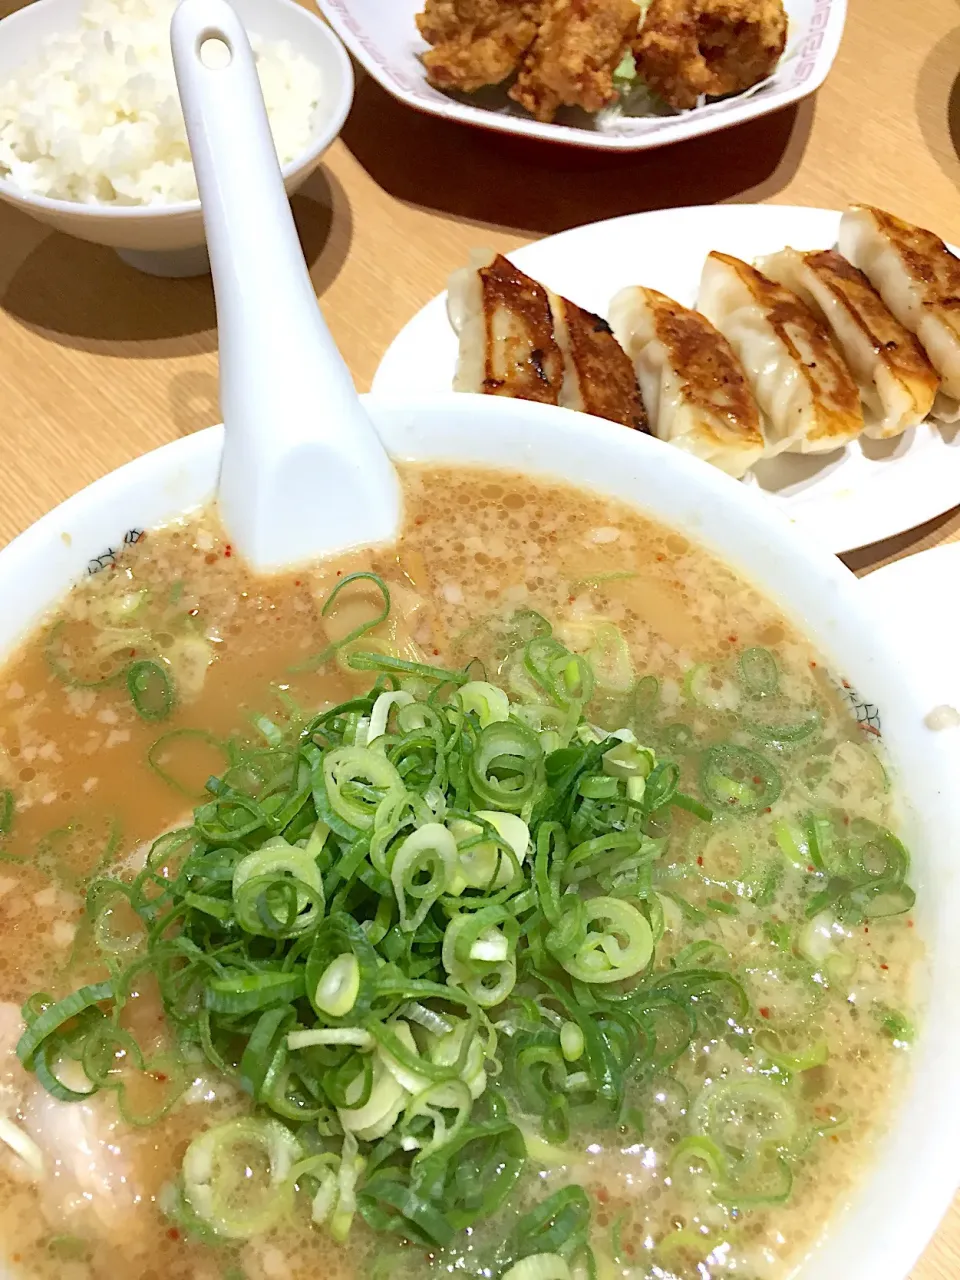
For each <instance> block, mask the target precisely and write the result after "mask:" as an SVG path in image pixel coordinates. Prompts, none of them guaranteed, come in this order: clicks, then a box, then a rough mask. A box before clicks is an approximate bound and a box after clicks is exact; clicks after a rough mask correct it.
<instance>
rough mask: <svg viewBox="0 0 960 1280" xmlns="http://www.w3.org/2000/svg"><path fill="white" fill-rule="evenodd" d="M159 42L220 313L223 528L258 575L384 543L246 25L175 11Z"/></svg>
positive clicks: (388, 491)
mask: <svg viewBox="0 0 960 1280" xmlns="http://www.w3.org/2000/svg"><path fill="white" fill-rule="evenodd" d="M170 39H171V45H172V48H173V61H174V66H175V69H176V74H177V84H178V86H179V89H180V99H181V102H182V103H183V114H184V118H185V120H186V125H187V135H188V137H189V139H190V149H191V152H192V153H193V164H194V168H195V169H196V173H197V185H198V187H199V189H200V200H201V203H202V206H203V221H204V226H205V229H206V237H207V249H208V251H209V254H210V267H211V271H212V274H213V286H214V292H215V294H216V301H217V325H218V329H219V341H220V407H221V411H222V413H223V419H224V424H225V432H224V446H223V464H222V468H221V472H220V484H219V500H220V507H221V512H222V516H223V520H224V524H225V525H226V528H227V530H228V531H229V534H230V537H231V539H233V541H234V542H235V544H236V546H237V549H238V550H239V551H240V553H241V554H242V555H243V556H244V557H245V558H246V559H247V560H248V561H249V562H250V563H251V564H253V566H254V567H255V568H257V569H260V570H275V569H281V568H283V567H285V566H294V565H296V564H299V563H303V562H304V561H306V560H311V559H315V558H317V557H319V556H322V555H329V554H330V553H332V552H336V551H342V550H345V549H347V548H350V547H356V546H361V545H365V544H370V543H380V542H386V541H389V540H392V539H393V538H394V537H395V536H396V534H397V532H398V529H399V523H400V486H399V482H398V479H397V474H396V472H395V471H394V468H393V464H392V463H391V461H390V459H389V457H388V456H387V454H386V452H385V450H384V448H383V445H382V444H381V443H380V440H379V437H378V436H377V434H376V431H375V430H374V427H373V424H372V423H371V421H370V419H369V418H368V416H367V414H366V412H365V411H364V409H363V406H362V405H361V403H360V400H359V397H358V396H357V393H356V390H355V389H354V386H353V382H352V381H351V378H350V374H349V373H348V371H347V368H346V365H345V364H344V363H343V360H342V359H341V357H340V353H339V352H338V351H337V348H336V346H335V345H334V342H333V339H332V337H331V336H330V331H329V330H328V329H327V326H326V323H325V322H324V319H323V316H322V315H321V314H320V308H319V306H318V305H317V299H316V297H315V295H314V292H313V286H312V284H311V283H310V276H309V274H308V273H307V268H306V264H305V262H304V260H303V254H302V252H301V249H300V242H299V241H298V239H297V234H296V230H295V228H294V223H293V216H292V214H291V212H290V205H289V203H288V200H287V196H286V193H285V192H284V189H283V182H282V180H281V177H280V167H279V164H278V162H277V157H276V152H275V150H274V145H273V139H272V137H271V134H270V126H269V124H268V122H267V113H266V108H265V107H264V105H263V96H262V94H261V91H260V82H259V80H258V78H257V71H256V67H255V64H254V58H253V53H252V51H251V49H250V42H249V41H248V39H247V36H246V32H245V31H244V29H243V25H242V24H241V22H240V19H239V18H238V17H237V15H236V13H235V12H234V11H233V9H232V8H231V7H230V5H229V4H227V2H226V0H182V3H181V4H180V6H179V8H178V9H177V10H176V12H175V13H174V15H173V22H172V24H171V30H170ZM210 42H213V43H212V44H211V43H210Z"/></svg>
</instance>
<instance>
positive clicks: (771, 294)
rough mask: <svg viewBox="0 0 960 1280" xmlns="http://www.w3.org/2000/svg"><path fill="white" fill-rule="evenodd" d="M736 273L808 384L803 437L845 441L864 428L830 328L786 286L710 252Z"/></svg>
mask: <svg viewBox="0 0 960 1280" xmlns="http://www.w3.org/2000/svg"><path fill="white" fill-rule="evenodd" d="M709 256H710V257H711V258H713V259H715V260H716V261H719V262H722V263H723V264H724V265H725V266H727V267H729V268H731V269H732V270H733V271H735V272H736V273H737V275H738V276H739V277H740V279H741V281H742V282H743V284H744V285H745V287H746V288H747V290H748V291H749V293H750V294H751V296H752V297H753V299H754V300H755V301H756V303H757V304H758V305H759V306H761V307H762V308H763V311H764V313H765V315H766V319H767V321H768V323H769V324H770V327H771V328H772V330H773V331H774V333H775V334H776V336H777V338H778V339H779V340H780V342H781V343H782V344H783V346H784V348H785V350H786V351H787V353H788V355H789V356H790V358H791V360H792V361H793V362H794V365H795V368H796V369H797V372H798V373H799V375H800V377H801V378H803V379H804V380H805V381H806V383H807V386H808V387H809V390H810V395H811V398H812V402H813V404H814V406H815V408H816V415H815V423H814V425H813V427H812V428H811V429H810V430H809V431H808V432H807V434H806V438H807V440H808V441H817V442H822V444H823V446H824V447H826V442H827V441H829V440H831V439H836V440H837V441H839V442H845V441H847V440H849V439H850V437H851V435H855V434H857V433H858V432H859V431H862V430H863V412H862V410H861V408H860V393H859V391H858V390H857V387H856V384H855V383H854V381H853V378H852V377H851V376H850V371H849V370H848V369H847V366H846V364H845V363H844V361H843V357H842V356H841V355H840V353H839V351H838V350H837V348H836V347H835V346H834V345H833V342H832V341H831V338H830V334H829V332H828V331H827V329H826V328H825V326H824V325H823V324H821V322H820V321H819V320H818V319H817V317H816V316H815V315H814V314H813V312H812V311H811V310H810V308H809V307H808V306H807V305H806V303H805V302H802V301H801V300H800V298H798V297H797V295H796V294H795V293H793V292H792V291H791V290H790V289H786V288H784V286H783V285H781V284H777V283H776V282H775V281H773V280H769V279H768V278H767V277H766V276H765V275H762V274H761V273H760V272H759V271H757V269H756V268H755V267H751V266H750V265H749V263H746V262H742V261H741V260H740V259H739V258H733V257H731V256H730V255H729V254H726V253H717V252H716V251H714V252H712V253H711V254H710V255H709Z"/></svg>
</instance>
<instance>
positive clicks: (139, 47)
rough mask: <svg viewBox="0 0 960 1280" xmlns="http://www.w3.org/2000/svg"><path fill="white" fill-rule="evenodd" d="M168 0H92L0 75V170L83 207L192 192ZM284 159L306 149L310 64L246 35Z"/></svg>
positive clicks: (168, 199)
mask: <svg viewBox="0 0 960 1280" xmlns="http://www.w3.org/2000/svg"><path fill="white" fill-rule="evenodd" d="M175 7H176V0H90V3H89V4H88V5H87V6H86V7H85V9H84V10H83V13H82V15H81V23H80V26H79V27H78V28H77V29H76V30H75V31H72V32H69V33H62V34H58V35H54V36H50V37H48V38H47V39H46V40H45V41H44V45H43V52H42V54H41V55H40V57H38V58H36V59H35V60H34V61H32V62H31V63H28V64H27V65H26V66H24V67H22V68H20V69H19V71H18V72H17V73H16V74H15V75H14V76H13V77H12V78H11V79H9V80H7V81H6V82H5V83H2V84H0V177H3V178H6V179H7V180H8V181H10V182H11V183H13V184H14V185H15V186H17V187H19V188H20V189H21V190H22V191H25V192H28V193H29V194H31V195H39V196H48V197H50V198H52V199H58V200H71V201H76V202H78V203H80V204H88V205H89V204H103V205H128V206H129V205H165V204H172V203H178V202H181V201H189V200H196V199H198V192H197V181H196V176H195V174H194V171H193V164H192V162H191V159H190V148H189V145H188V143H187V135H186V129H185V126H184V122H183V114H182V112H181V109H180V99H179V96H178V94H177V84H176V79H175V76H174V71H173V57H172V55H171V53H170V19H171V17H172V16H173V11H174V9H175ZM250 43H251V45H252V47H253V51H254V54H255V56H256V61H257V71H258V74H259V77H260V84H261V87H262V89H263V97H264V102H265V103H266V107H267V115H268V117H269V119H270V128H271V131H272V133H273V140H274V145H275V146H276V149H277V156H278V159H279V161H280V164H281V166H283V165H286V164H289V163H290V162H291V161H292V160H294V159H296V157H297V156H298V155H300V154H302V153H303V152H304V151H305V150H307V148H308V147H309V144H310V140H311V119H312V116H313V111H314V109H315V107H316V105H317V103H318V101H319V99H320V94H321V90H322V84H321V77H320V72H319V71H318V69H317V68H316V67H315V66H314V65H313V63H311V62H309V61H308V60H307V59H306V58H304V57H303V56H302V55H300V54H298V53H296V52H295V51H294V50H293V48H292V47H291V46H290V44H289V43H287V42H286V41H280V42H271V43H268V42H266V41H263V40H261V39H259V38H258V37H257V36H255V35H253V34H252V33H251V34H250Z"/></svg>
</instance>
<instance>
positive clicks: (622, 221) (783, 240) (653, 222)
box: [373, 204, 960, 555]
mask: <svg viewBox="0 0 960 1280" xmlns="http://www.w3.org/2000/svg"><path fill="white" fill-rule="evenodd" d="M839 222H840V215H839V213H835V212H833V211H831V210H827V209H798V208H791V207H789V206H784V205H736V204H731V205H708V206H703V207H695V208H687V209H664V210H657V211H655V212H653V213H637V214H629V215H628V216H627V217H624V218H612V219H611V220H610V221H608V222H594V223H590V224H589V225H587V226H585V227H575V228H574V229H573V230H572V231H564V232H562V233H561V234H560V235H556V236H550V237H549V238H548V239H546V240H540V241H538V242H537V243H536V244H531V245H527V246H525V247H524V248H523V249H518V250H517V251H516V252H515V253H511V254H510V258H511V260H512V261H513V262H515V263H516V264H517V266H518V267H520V268H522V270H524V271H526V272H527V273H528V274H529V275H531V276H533V277H534V278H535V279H537V280H539V281H541V282H542V283H543V284H545V285H548V286H549V287H550V288H551V289H552V290H554V291H555V292H556V293H560V294H563V295H565V296H566V297H568V298H570V299H571V300H572V301H574V302H576V303H578V304H579V305H580V306H582V307H586V308H587V309H588V310H590V311H594V312H596V313H597V314H599V315H602V316H605V315H606V313H607V307H608V304H609V302H610V299H611V298H612V297H613V295H614V294H615V293H616V292H617V290H618V289H622V288H623V287H624V286H625V285H630V284H643V285H647V286H649V287H651V288H654V289H659V290H660V291H661V292H663V293H666V294H669V295H670V296H671V297H673V298H676V299H677V301H678V302H682V303H683V304H685V305H686V306H693V304H694V303H695V301H696V297H697V287H698V284H699V280H700V271H701V268H702V266H703V260H704V258H705V257H706V255H707V253H708V252H709V251H710V250H711V249H719V250H721V251H723V252H726V253H732V254H735V255H736V256H737V257H739V258H745V259H746V260H747V261H749V260H751V259H752V258H756V257H758V256H759V255H760V254H764V253H774V252H776V250H778V249H782V248H783V247H784V246H785V245H792V246H793V247H794V248H796V249H825V248H827V247H829V246H831V245H833V244H834V243H835V241H836V238H837V227H838V225H839ZM481 243H482V241H481ZM456 359H457V339H456V336H455V334H454V332H453V330H452V329H451V327H450V323H449V321H448V319H447V312H446V295H445V294H442V295H440V296H439V297H437V298H434V299H433V301H432V302H428V303H427V305H426V306H425V307H424V308H423V310H422V311H420V312H419V313H418V314H417V315H415V316H414V318H413V319H412V320H411V321H410V322H409V324H407V325H406V326H405V328H403V329H402V330H401V331H400V333H399V334H398V335H397V337H396V338H395V339H394V341H393V343H392V344H391V346H390V348H389V350H388V351H387V353H386V355H385V356H384V357H383V360H382V361H381V363H380V367H379V369H378V370H377V373H376V376H375V378H374V381H373V391H374V393H375V394H383V395H406V394H409V393H410V392H424V391H449V390H450V387H451V386H452V383H453V374H454V368H455V365H456ZM745 483H747V484H757V485H759V486H760V488H762V489H764V490H765V491H766V492H767V493H768V494H769V495H770V498H771V500H772V501H774V502H776V503H777V504H778V506H780V507H781V508H782V509H783V510H784V511H785V512H786V513H787V515H788V516H790V517H791V519H793V520H796V521H797V523H798V524H802V525H804V526H805V528H806V529H807V531H808V532H809V535H810V537H811V538H813V539H816V541H818V542H819V543H820V544H821V545H822V546H825V547H827V548H828V549H829V550H831V551H834V552H836V553H837V554H838V555H839V554H840V553H841V552H843V551H852V550H853V549H854V548H855V547H864V546H867V545H868V544H870V543H871V542H879V541H880V540H881V539H882V538H889V537H892V536H893V535H894V534H896V533H902V532H903V531H904V530H905V529H912V528H914V527H915V526H916V525H919V524H923V523H924V522H925V521H927V520H931V519H933V517H934V516H938V515H941V514H942V513H943V512H944V511H948V510H949V509H950V508H951V507H953V506H956V504H957V503H958V501H960V429H958V428H957V427H956V426H954V427H939V426H934V425H932V424H929V423H924V424H922V425H921V426H919V427H917V428H916V429H915V430H913V431H908V432H906V433H905V434H904V435H902V436H900V437H899V438H898V439H897V440H892V441H887V442H883V443H881V442H877V441H871V440H865V441H863V442H862V444H861V443H860V442H857V443H855V444H853V445H850V446H848V447H847V448H846V449H842V450H837V451H836V452H834V453H829V454H821V455H819V456H816V455H806V456H804V455H800V454H788V455H783V456H782V457H780V458H777V459H774V460H772V461H770V462H764V463H761V464H760V465H759V466H758V467H757V468H756V469H755V470H754V472H753V474H752V475H750V476H748V477H747V480H746V481H745Z"/></svg>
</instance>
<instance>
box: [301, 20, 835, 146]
mask: <svg viewBox="0 0 960 1280" xmlns="http://www.w3.org/2000/svg"><path fill="white" fill-rule="evenodd" d="M316 3H317V6H318V8H319V9H320V12H321V13H322V14H323V16H324V17H325V18H326V19H327V21H328V22H329V23H330V25H331V26H332V27H333V29H334V31H336V33H337V35H338V36H339V37H340V39H341V40H342V41H343V42H344V44H345V45H346V46H347V48H348V49H349V50H350V52H351V53H352V54H353V56H354V57H355V58H356V59H357V61H358V62H359V63H360V64H361V65H362V66H363V67H364V68H365V69H366V71H368V72H369V73H370V75H371V76H373V78H374V80H376V81H377V82H378V83H379V84H381V85H382V86H383V88H384V89H386V90H387V92H388V93H390V94H392V95H393V96H394V97H395V98H397V99H399V101H401V102H405V103H406V104H407V105H408V106H411V107H416V108H417V110H419V111H426V112H427V113H428V114H429V115H434V116H442V117H445V118H447V119H450V120H461V121H464V122H465V123H467V124H473V125H479V126H481V127H482V128H485V129H495V130H498V131H499V132H502V133H516V134H521V135H523V136H525V137H528V138H542V139H544V140H545V141H553V142H563V143H566V144H567V145H568V146H574V147H591V148H593V149H595V150H603V151H645V150H647V149H649V148H651V147H662V146H665V145H666V144H667V143H668V142H680V141H682V140H683V139H684V138H696V137H699V136H700V135H701V134H704V133H715V132H716V131H717V130H718V129H725V128H728V127H729V126H730V125H734V124H741V123H742V122H743V121H744V120H753V119H755V118H756V117H757V116H762V115H766V114H767V112H769V111H777V110H779V109H780V108H781V107H785V106H788V105H789V104H790V103H791V102H797V101H799V99H800V98H805V97H806V96H807V94H810V93H813V92H814V90H815V89H818V88H819V87H820V85H821V84H823V82H824V80H825V79H826V77H827V72H828V71H829V70H830V67H831V66H832V65H833V60H834V58H835V57H836V56H837V49H838V48H839V46H840V37H841V36H842V35H843V25H844V22H845V20H846V16H847V0H786V10H787V16H788V18H789V23H790V25H789V29H788V33H787V47H786V50H785V51H784V55H783V57H782V58H781V60H780V63H779V65H778V66H777V69H776V71H775V72H774V74H773V75H772V76H771V77H770V78H769V79H768V80H765V81H764V82H763V83H762V84H760V85H758V86H756V87H755V88H754V89H751V90H748V91H747V92H746V93H741V94H737V95H736V96H735V97H731V98H724V99H722V100H721V101H719V102H713V103H710V104H708V105H707V106H703V107H697V108H696V109H695V110H693V111H684V112H682V113H681V114H679V115H673V116H653V117H650V116H647V117H644V118H631V117H627V116H621V115H619V114H617V113H616V112H610V111H607V112H602V113H601V114H600V116H598V117H594V118H593V119H592V120H591V119H590V118H589V117H588V116H586V115H584V114H583V113H582V112H576V113H573V112H570V113H568V117H569V119H568V121H566V122H564V123H554V124H541V123H540V122H539V121H537V120H534V119H532V118H531V117H530V116H528V115H527V114H526V112H524V111H522V110H521V109H520V108H515V109H506V108H503V109H496V110H491V109H488V108H485V107H480V106H476V105H474V104H473V103H472V102H470V101H469V99H466V98H452V97H449V96H447V95H446V94H444V93H441V92H440V90H439V89H434V88H433V87H432V86H431V85H429V84H428V83H427V80H426V76H425V75H424V70H423V66H422V64H421V62H420V56H419V55H420V54H422V53H423V52H424V50H425V49H426V48H427V45H426V43H425V42H424V41H423V40H421V39H420V33H419V32H418V31H417V25H416V22H415V20H414V19H415V17H416V14H417V13H419V12H420V11H421V10H422V9H423V0H390V2H389V3H388V4H385V3H384V0H316Z"/></svg>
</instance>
